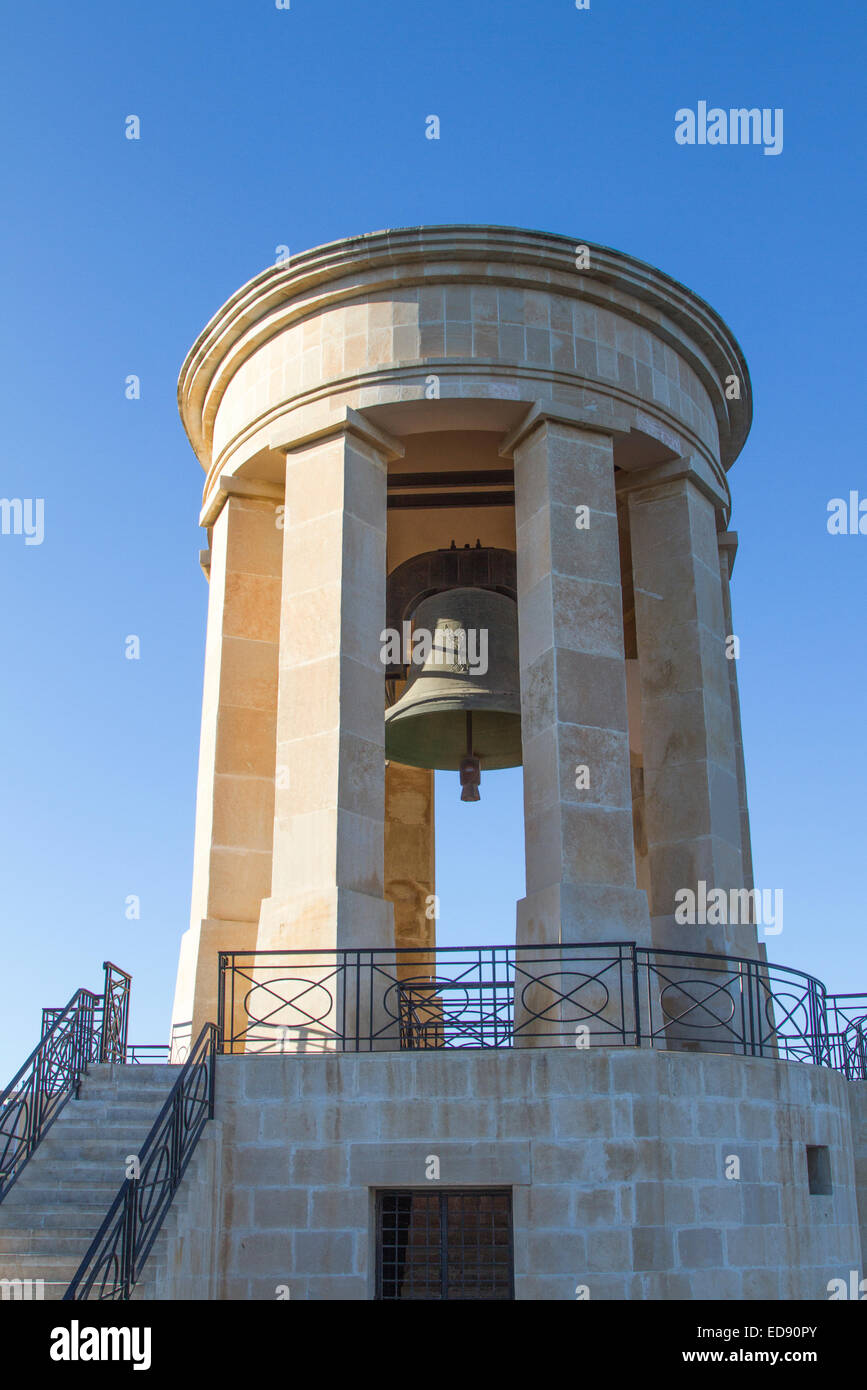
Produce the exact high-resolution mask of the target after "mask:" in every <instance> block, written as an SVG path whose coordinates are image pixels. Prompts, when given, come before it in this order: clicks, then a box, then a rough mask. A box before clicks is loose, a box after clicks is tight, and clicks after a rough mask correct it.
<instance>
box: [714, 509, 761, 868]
mask: <svg viewBox="0 0 867 1390" xmlns="http://www.w3.org/2000/svg"><path fill="white" fill-rule="evenodd" d="M717 543H718V545H719V562H720V578H721V580H722V595H723V618H724V625H725V630H726V633H727V634H734V625H733V621H732V595H731V576H732V570H733V569H734V567H735V555H736V554H737V549H738V537H737V532H736V531H722V532H720V533H719V535H718V536H717ZM728 668H729V691H730V693H731V699H732V723H733V725H734V737H735V771H736V773H737V779H738V805H739V807H740V818H741V860H742V863H743V871H744V872H743V878H744V887H746V888H752V887H753V886H754V884H753V850H752V841H751V839H750V813H749V808H748V805H747V774H746V765H745V762H744V740H743V732H742V730H741V699H740V694H739V692H738V664H737V661H729V663H728Z"/></svg>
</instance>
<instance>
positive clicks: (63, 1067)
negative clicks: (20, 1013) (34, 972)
mask: <svg viewBox="0 0 867 1390" xmlns="http://www.w3.org/2000/svg"><path fill="white" fill-rule="evenodd" d="M98 1004H99V995H97V994H93V993H91V991H90V990H86V989H80V990H78V992H77V993H76V994H74V995H73V996H72V998H71V999H70V1001H69V1003H68V1004H67V1005H66V1006H65V1008H62V1009H52V1010H51V1011H50V1013H51V1017H50V1018H49V1019H47V1020H45V1021H44V1023H43V1028H44V1031H43V1035H42V1037H41V1038H40V1040H39V1043H38V1044H37V1046H36V1047H35V1048H34V1049H33V1051H32V1052H31V1054H30V1056H29V1057H28V1058H27V1061H26V1062H25V1063H24V1065H23V1066H22V1067H21V1068H20V1070H19V1071H18V1072H17V1073H16V1075H15V1076H14V1077H13V1078H12V1081H11V1082H10V1083H9V1085H8V1086H7V1087H6V1089H5V1091H3V1092H2V1094H0V1200H2V1199H3V1197H5V1196H6V1193H7V1192H8V1191H9V1188H10V1187H11V1186H12V1184H13V1182H14V1181H15V1180H16V1178H17V1177H18V1176H19V1174H20V1173H21V1170H22V1168H23V1167H24V1165H25V1163H26V1162H27V1161H28V1159H29V1158H30V1157H31V1156H32V1154H33V1152H34V1150H35V1149H36V1147H37V1146H38V1144H39V1143H40V1141H41V1140H42V1139H43V1138H44V1136H45V1135H46V1134H47V1132H48V1130H49V1129H50V1127H51V1125H52V1124H53V1123H54V1121H55V1120H56V1119H57V1116H58V1115H59V1114H60V1112H61V1110H62V1109H63V1107H64V1105H65V1104H66V1102H67V1101H68V1100H69V1099H70V1097H71V1096H73V1095H75V1094H76V1092H77V1091H78V1087H79V1084H80V1081H81V1075H82V1072H83V1071H84V1070H85V1069H86V1067H87V1064H88V1061H89V1060H90V1052H91V1042H92V1038H93V1030H94V1017H95V1014H96V1010H97V1007H98Z"/></svg>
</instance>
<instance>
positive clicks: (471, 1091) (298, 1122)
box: [155, 1048, 867, 1301]
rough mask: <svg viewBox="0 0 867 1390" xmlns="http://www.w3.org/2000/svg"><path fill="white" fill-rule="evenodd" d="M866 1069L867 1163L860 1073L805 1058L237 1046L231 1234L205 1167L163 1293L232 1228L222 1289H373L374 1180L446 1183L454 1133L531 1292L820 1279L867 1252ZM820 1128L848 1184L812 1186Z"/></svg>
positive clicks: (634, 1291)
mask: <svg viewBox="0 0 867 1390" xmlns="http://www.w3.org/2000/svg"><path fill="white" fill-rule="evenodd" d="M850 1087H851V1089H852V1090H854V1091H856V1092H857V1094H856V1099H855V1102H854V1106H855V1113H857V1116H858V1118H857V1120H856V1124H857V1125H859V1126H860V1128H859V1131H858V1133H859V1135H860V1136H861V1137H860V1139H859V1141H858V1142H859V1145H860V1149H859V1155H860V1156H859V1158H858V1162H859V1164H860V1165H861V1171H862V1172H863V1164H864V1156H865V1148H867V1146H865V1143H864V1137H865V1136H864V1126H863V1121H864V1117H865V1111H867V1106H865V1102H864V1099H863V1096H862V1095H861V1092H860V1091H858V1090H857V1086H856V1085H855V1084H854V1083H851V1084H850V1085H849V1086H847V1083H846V1082H845V1081H844V1080H843V1079H842V1078H841V1077H840V1076H838V1075H837V1074H836V1073H834V1072H830V1071H827V1070H824V1069H822V1068H818V1067H811V1066H806V1065H802V1064H799V1063H784V1062H776V1061H773V1060H765V1059H759V1058H748V1059H743V1058H735V1057H731V1056H726V1055H722V1054H719V1055H708V1054H704V1055H697V1054H687V1053H662V1052H656V1053H655V1052H652V1051H649V1050H648V1051H642V1050H634V1049H609V1050H602V1049H594V1050H593V1051H592V1052H590V1053H587V1052H581V1051H578V1050H575V1049H568V1048H551V1049H545V1050H526V1051H523V1052H519V1051H515V1052H500V1053H484V1052H478V1053H474V1052H463V1053H449V1052H423V1053H417V1054H413V1053H389V1054H386V1053H378V1054H376V1053H374V1054H366V1055H364V1054H361V1055H359V1054H344V1055H342V1056H331V1057H321V1056H309V1055H308V1056H299V1055H287V1056H285V1057H280V1056H268V1057H255V1056H249V1055H248V1056H243V1057H225V1058H221V1059H219V1061H218V1066H217V1115H218V1120H219V1128H217V1127H216V1126H215V1128H214V1130H213V1131H212V1132H211V1133H210V1135H209V1138H208V1142H209V1143H211V1144H212V1145H213V1146H214V1150H215V1153H217V1154H218V1158H215V1160H214V1161H215V1162H217V1163H218V1167H219V1173H220V1177H219V1182H218V1183H217V1184H216V1188H215V1190H216V1189H219V1199H218V1201H219V1210H218V1212H217V1213H216V1221H217V1224H218V1227H219V1232H218V1238H217V1240H216V1241H215V1242H214V1245H213V1246H211V1247H209V1246H208V1243H207V1239H206V1238H204V1236H203V1235H202V1228H203V1223H204V1225H205V1226H207V1219H208V1218H207V1215H206V1213H205V1210H204V1206H203V1201H204V1197H203V1193H202V1189H201V1187H200V1186H199V1187H198V1188H196V1189H194V1195H193V1198H192V1203H193V1208H194V1211H193V1214H192V1215H191V1216H190V1217H189V1221H188V1224H187V1226H185V1227H183V1226H182V1229H184V1230H186V1231H188V1232H190V1233H195V1231H196V1230H198V1231H199V1233H200V1235H199V1238H196V1237H195V1236H194V1234H189V1235H188V1236H187V1237H186V1245H185V1246H184V1247H183V1249H182V1250H181V1253H180V1254H177V1255H176V1256H175V1257H174V1259H173V1261H171V1260H170V1261H168V1262H167V1264H166V1266H165V1268H166V1271H167V1272H165V1273H164V1274H162V1275H161V1277H160V1279H159V1280H158V1281H157V1285H156V1288H155V1295H156V1297H160V1298H162V1297H175V1298H183V1297H191V1296H194V1295H193V1294H192V1293H191V1292H189V1290H192V1289H194V1288H196V1287H199V1288H200V1287H202V1283H201V1280H202V1279H203V1277H204V1275H203V1272H202V1271H201V1269H199V1270H198V1272H197V1271H196V1269H195V1268H194V1267H193V1262H194V1261H195V1259H196V1258H199V1259H202V1258H206V1257H207V1251H208V1249H213V1250H214V1259H215V1269H214V1271H213V1277H212V1280H211V1287H213V1289H214V1292H213V1293H212V1294H210V1295H208V1296H210V1297H217V1298H222V1299H273V1298H275V1297H276V1296H277V1289H278V1286H288V1288H289V1291H290V1294H289V1296H290V1297H291V1298H293V1299H351V1300H365V1299H369V1298H372V1297H373V1294H374V1254H375V1252H374V1232H373V1201H374V1193H375V1191H376V1189H377V1188H388V1187H406V1186H410V1187H418V1188H420V1189H422V1190H429V1189H430V1187H431V1186H432V1185H433V1184H431V1183H430V1182H429V1181H428V1180H427V1179H426V1177H425V1170H426V1164H427V1160H428V1157H429V1156H430V1155H432V1154H436V1155H437V1156H438V1157H439V1159H440V1175H441V1176H440V1183H439V1185H440V1186H446V1187H465V1186H470V1187H471V1186H476V1185H478V1186H486V1187H490V1186H495V1187H496V1186H503V1187H510V1188H511V1190H512V1193H513V1212H514V1252H515V1288H516V1297H517V1298H518V1299H538V1300H556V1301H558V1300H572V1299H574V1298H575V1297H576V1287H577V1286H578V1285H585V1286H586V1287H587V1288H588V1289H589V1294H590V1298H591V1300H592V1299H663V1298H677V1299H696V1300H702V1299H735V1300H737V1299H746V1300H749V1299H762V1298H770V1299H808V1300H820V1301H821V1300H823V1299H825V1298H827V1297H828V1294H827V1284H828V1281H829V1280H830V1279H832V1278H838V1277H843V1278H846V1279H848V1273H849V1271H850V1270H852V1269H858V1268H860V1240H859V1230H858V1212H857V1203H856V1189H855V1149H854V1147H853V1129H852V1122H851V1120H850V1108H849V1096H848V1094H847V1090H849V1089H850ZM863 1089H864V1088H863V1086H862V1090H863ZM203 1142H204V1141H203ZM807 1144H822V1145H827V1146H828V1147H829V1150H830V1160H831V1171H832V1178H833V1192H832V1193H831V1194H830V1195H828V1196H812V1195H810V1193H809V1190H808V1179H807V1158H806V1145H807ZM732 1157H734V1158H737V1160H738V1161H739V1164H740V1176H739V1178H737V1179H733V1178H727V1177H726V1176H725V1174H726V1165H727V1164H728V1165H729V1168H730V1169H731V1159H732ZM862 1191H863V1189H862ZM176 1200H177V1201H178V1202H179V1203H180V1204H181V1205H182V1206H183V1205H184V1204H185V1203H187V1202H188V1201H189V1200H190V1198H189V1195H188V1187H187V1185H186V1184H185V1187H184V1189H182V1191H181V1193H180V1194H179V1196H178V1198H177V1199H176ZM863 1210H864V1208H863V1207H862V1213H863ZM187 1252H189V1253H187ZM194 1252H197V1253H194ZM210 1277H211V1276H209V1278H210ZM197 1280H198V1281H199V1282H198V1284H197V1282H196V1281H197ZM196 1296H201V1295H200V1294H199V1295H196Z"/></svg>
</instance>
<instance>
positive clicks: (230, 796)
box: [172, 478, 282, 1060]
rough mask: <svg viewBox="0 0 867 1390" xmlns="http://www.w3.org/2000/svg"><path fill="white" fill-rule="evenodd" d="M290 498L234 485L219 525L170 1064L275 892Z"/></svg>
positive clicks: (206, 1014) (207, 1017)
mask: <svg viewBox="0 0 867 1390" xmlns="http://www.w3.org/2000/svg"><path fill="white" fill-rule="evenodd" d="M280 500H282V490H281V489H280V488H275V487H274V486H273V485H272V484H270V483H264V482H250V481H247V480H242V479H234V478H224V479H221V480H220V486H219V488H218V490H217V492H216V494H215V496H214V498H213V500H212V502H211V503H210V505H209V507H208V509H207V510H206V512H204V513H203V515H202V518H201V520H202V524H203V525H209V526H210V528H211V529H210V534H211V551H210V589H209V594H208V627H207V641H206V647H205V677H204V695H203V700H202V732H201V744H200V750H199V780H198V791H197V799H196V831H195V852H194V867H193V893H192V911H191V925H190V928H189V930H188V931H187V932H186V933H185V935H184V937H183V940H182V943H181V956H180V964H179V967H178V978H177V986H176V992H175V1002H174V1009H173V1011H172V1057H173V1060H180V1059H182V1057H183V1055H185V1049H186V1048H187V1047H188V1046H189V1042H190V1039H191V1038H192V1039H195V1038H196V1037H197V1036H198V1033H199V1031H200V1029H201V1027H202V1025H203V1024H204V1023H206V1022H208V1021H216V1017H217V1014H216V1007H217V952H218V951H219V950H221V949H224V950H230V949H235V950H244V949H251V948H252V947H253V946H254V944H255V940H256V931H257V924H258V920H259V908H260V904H261V902H262V899H263V898H265V897H267V895H268V893H269V891H270V886H271V826H272V819H273V811H274V755H275V736H276V723H277V652H278V635H279V626H280V569H281V551H282V531H281V530H280V529H279V527H278V524H277V522H278V514H277V505H278V501H280Z"/></svg>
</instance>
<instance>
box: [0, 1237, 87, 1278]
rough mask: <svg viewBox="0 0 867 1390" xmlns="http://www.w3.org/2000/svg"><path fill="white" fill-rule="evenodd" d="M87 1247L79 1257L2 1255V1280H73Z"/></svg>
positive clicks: (0, 1271) (0, 1263)
mask: <svg viewBox="0 0 867 1390" xmlns="http://www.w3.org/2000/svg"><path fill="white" fill-rule="evenodd" d="M86 1249H87V1247H86V1246H85V1247H84V1248H83V1249H82V1251H81V1254H79V1255H52V1254H43V1253H42V1252H41V1251H40V1252H39V1253H38V1254H35V1255H31V1254H22V1253H21V1252H19V1253H18V1254H4V1255H0V1279H49V1278H51V1279H58V1280H59V1279H65V1280H66V1282H67V1284H68V1283H69V1281H70V1279H71V1278H72V1276H73V1274H74V1273H75V1271H76V1270H77V1269H78V1266H79V1265H80V1264H81V1259H82V1256H83V1255H84V1253H85V1250H86Z"/></svg>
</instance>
